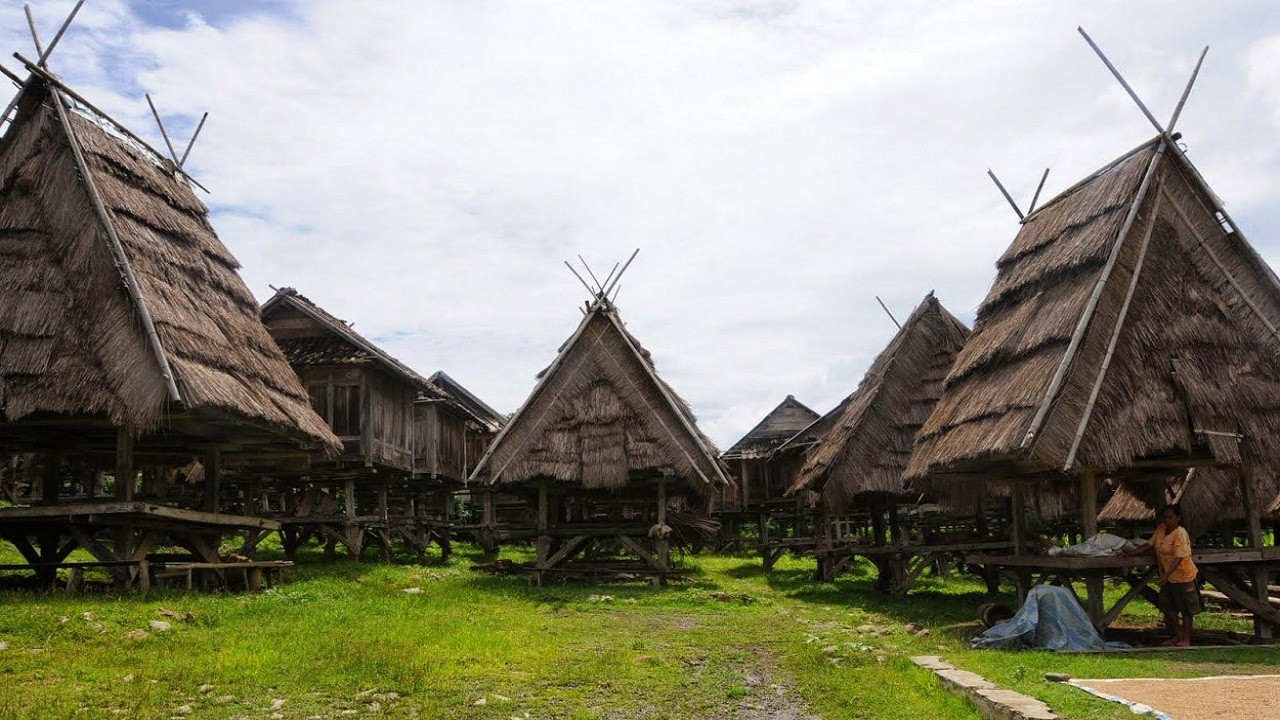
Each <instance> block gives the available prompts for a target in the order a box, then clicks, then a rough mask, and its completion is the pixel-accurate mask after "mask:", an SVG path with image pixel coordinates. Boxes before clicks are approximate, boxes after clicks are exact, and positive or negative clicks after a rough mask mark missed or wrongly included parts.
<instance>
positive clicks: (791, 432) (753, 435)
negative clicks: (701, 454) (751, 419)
mask: <svg viewBox="0 0 1280 720" xmlns="http://www.w3.org/2000/svg"><path fill="white" fill-rule="evenodd" d="M817 419H818V413H816V412H814V411H813V410H811V409H810V408H809V407H808V406H806V405H805V404H804V403H802V402H800V401H799V400H796V398H795V396H794V395H788V396H787V397H786V399H785V400H783V401H782V402H780V403H778V406H777V407H775V408H774V409H772V410H770V411H769V414H768V415H765V416H764V419H762V420H761V421H760V422H759V423H757V424H756V426H755V427H753V428H751V430H750V431H748V432H747V434H746V435H743V436H742V438H741V439H739V440H738V442H736V443H734V444H733V447H730V448H729V449H728V450H725V451H724V454H722V455H721V456H720V458H721V459H723V460H726V461H727V460H742V459H754V458H760V457H767V456H768V455H769V454H770V453H772V452H773V451H774V450H775V449H777V448H778V446H779V445H781V444H782V443H784V442H786V441H787V440H789V439H791V438H792V437H794V436H795V434H796V433H798V432H800V431H801V430H803V429H805V428H807V427H809V426H810V425H811V424H813V422H814V421H815V420H817Z"/></svg>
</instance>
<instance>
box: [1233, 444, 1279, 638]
mask: <svg viewBox="0 0 1280 720" xmlns="http://www.w3.org/2000/svg"><path fill="white" fill-rule="evenodd" d="M1253 472H1254V471H1253V465H1252V464H1250V463H1244V464H1242V465H1241V466H1240V500H1241V504H1242V505H1243V506H1244V512H1245V518H1246V519H1247V520H1248V523H1249V547H1253V548H1261V547H1262V544H1263V538H1262V513H1261V508H1260V507H1259V506H1258V494H1257V491H1256V488H1255V487H1254V475H1253ZM1270 579H1271V575H1270V572H1269V570H1268V569H1267V567H1266V564H1265V563H1260V564H1258V565H1257V566H1256V567H1254V569H1253V590H1254V597H1255V598H1256V599H1257V600H1258V603H1259V604H1260V605H1263V606H1265V605H1267V603H1268V602H1269V601H1270V595H1269V594H1268V591H1267V585H1268V583H1269V582H1270ZM1272 630H1273V628H1272V626H1271V623H1270V622H1268V621H1267V620H1266V619H1265V618H1263V617H1260V616H1259V615H1258V614H1257V613H1254V616H1253V632H1254V634H1255V635H1257V636H1258V637H1259V638H1262V639H1265V640H1270V639H1271V637H1272Z"/></svg>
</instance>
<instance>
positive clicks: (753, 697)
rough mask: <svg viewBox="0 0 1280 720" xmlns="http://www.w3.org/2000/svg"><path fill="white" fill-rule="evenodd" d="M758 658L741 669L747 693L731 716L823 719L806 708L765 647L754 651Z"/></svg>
mask: <svg viewBox="0 0 1280 720" xmlns="http://www.w3.org/2000/svg"><path fill="white" fill-rule="evenodd" d="M756 658H757V662H756V663H754V665H753V667H749V668H743V669H742V671H741V672H742V685H743V687H745V688H747V696H746V697H744V698H742V699H741V700H740V701H738V704H737V707H736V708H734V710H733V715H731V716H730V717H733V718H737V720H822V719H821V718H819V717H818V716H817V715H815V714H813V713H812V712H810V711H809V707H808V705H807V704H806V703H805V702H804V700H803V699H801V698H800V696H799V695H798V694H797V693H796V691H795V688H794V687H792V686H791V685H790V683H788V682H787V681H786V680H785V679H784V678H781V677H780V673H778V672H777V661H776V658H774V656H773V654H772V653H770V652H768V651H767V650H758V651H756Z"/></svg>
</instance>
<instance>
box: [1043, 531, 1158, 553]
mask: <svg viewBox="0 0 1280 720" xmlns="http://www.w3.org/2000/svg"><path fill="white" fill-rule="evenodd" d="M1141 545H1142V543H1140V542H1134V541H1133V540H1126V539H1124V538H1122V537H1120V536H1118V535H1108V534H1107V533H1098V534H1097V535H1094V536H1093V537H1091V538H1089V539H1088V540H1085V541H1084V542H1082V543H1077V544H1075V545H1072V546H1071V547H1065V548H1059V547H1051V548H1049V554H1050V555H1068V556H1071V557H1103V556H1106V555H1119V554H1120V553H1122V552H1126V551H1129V550H1136V549H1137V548H1138V547H1141Z"/></svg>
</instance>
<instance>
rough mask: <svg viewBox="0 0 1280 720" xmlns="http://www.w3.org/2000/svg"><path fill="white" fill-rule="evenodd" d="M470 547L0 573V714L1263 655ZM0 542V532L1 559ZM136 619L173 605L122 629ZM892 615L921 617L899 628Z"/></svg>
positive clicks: (840, 698)
mask: <svg viewBox="0 0 1280 720" xmlns="http://www.w3.org/2000/svg"><path fill="white" fill-rule="evenodd" d="M505 552H506V555H507V556H509V557H512V558H514V559H525V557H526V556H524V555H523V554H522V553H521V552H520V551H514V550H508V551H505ZM475 557H476V556H475V555H473V554H472V553H471V552H470V551H469V550H468V549H466V548H464V549H463V552H461V553H460V554H457V555H455V559H454V560H453V561H452V562H451V563H450V564H448V565H444V566H425V567H424V566H418V565H413V564H409V563H408V562H407V559H405V561H404V564H395V565H375V564H358V565H353V564H348V563H345V562H333V563H325V562H321V561H320V560H319V558H318V556H304V559H303V560H304V561H303V563H302V564H301V565H300V566H299V567H297V568H294V569H292V570H291V571H290V572H289V574H288V582H287V583H286V584H283V585H281V586H279V587H277V588H275V589H273V590H271V591H268V592H264V593H258V594H241V595H222V594H178V593H169V594H166V593H153V594H151V595H150V596H147V597H140V596H137V595H125V596H115V595H110V594H92V593H89V594H80V595H69V594H66V593H61V592H54V593H48V594H32V593H21V592H12V593H0V641H3V642H6V643H7V644H8V649H6V650H2V651H0V686H3V688H4V691H3V692H2V693H0V717H2V718H42V719H43V718H70V717H85V718H89V717H93V718H96V717H114V716H117V715H118V716H120V717H130V718H168V717H171V716H174V715H175V714H177V713H179V711H180V710H181V711H186V710H188V709H189V712H186V713H185V714H186V716H187V717H193V718H240V717H243V718H269V717H273V716H276V717H282V718H309V717H317V716H318V717H326V718H327V717H343V716H344V715H343V714H342V713H344V712H347V713H348V715H349V716H352V717H395V718H430V717H448V718H502V719H504V720H505V719H507V718H512V717H524V716H525V713H528V716H529V717H531V718H545V717H556V718H704V717H705V718H710V717H733V716H735V715H736V714H737V715H740V716H742V717H753V718H767V717H771V716H772V715H770V714H769V713H770V711H772V710H777V709H779V708H784V709H785V708H794V707H797V706H798V707H802V708H804V709H807V710H808V711H809V712H812V713H814V714H817V715H819V716H821V717H823V718H912V719H913V720H914V719H916V718H920V717H929V718H976V717H977V714H976V713H975V712H974V711H972V710H971V709H970V708H969V707H968V706H967V705H965V704H964V702H963V701H961V700H959V699H958V698H956V697H954V696H951V695H949V694H947V693H945V692H943V691H942V690H941V689H940V688H939V687H938V686H937V685H936V683H935V682H934V680H933V678H932V676H931V675H930V674H928V673H926V672H924V671H922V670H919V669H917V668H916V667H915V666H914V665H912V664H911V663H910V661H909V660H908V658H909V656H911V655H917V654H936V655H942V656H944V657H945V658H947V659H948V660H950V661H952V662H954V663H955V664H957V665H959V666H961V667H964V668H966V669H971V670H974V671H976V672H979V673H981V674H984V675H986V676H987V677H989V678H991V679H992V680H995V681H996V682H999V683H1001V684H1006V685H1008V686H1011V687H1014V688H1016V689H1019V690H1022V691H1024V692H1028V693H1030V694H1033V695H1036V696H1038V697H1041V698H1043V699H1045V700H1046V701H1047V702H1049V703H1050V705H1052V706H1053V707H1054V708H1055V709H1056V710H1059V711H1060V712H1062V713H1064V714H1066V715H1068V716H1070V717H1076V718H1121V717H1128V716H1129V715H1128V713H1127V711H1126V710H1123V708H1120V707H1119V706H1113V705H1109V704H1107V703H1103V702H1101V701H1098V700H1095V699H1093V698H1091V697H1090V696H1088V695H1086V694H1085V693H1083V692H1081V691H1078V690H1074V689H1071V688H1064V687H1062V686H1057V685H1053V684H1050V683H1047V682H1045V681H1044V680H1043V675H1044V673H1045V672H1046V671H1057V672H1066V673H1068V674H1071V675H1073V676H1077V677H1089V676H1093V677H1097V676H1138V675H1165V676H1168V675H1190V674H1200V673H1204V672H1213V673H1220V672H1225V671H1228V670H1229V671H1232V672H1235V671H1245V672H1247V671H1249V670H1250V669H1252V668H1253V666H1263V665H1274V664H1275V663H1277V662H1280V651H1276V650H1271V649H1252V648H1250V649H1242V650H1239V651H1232V652H1227V653H1224V652H1220V651H1203V652H1192V653H1178V654H1172V653H1171V654H1162V655H1141V656H1131V657H1114V656H1102V657H1100V656H1063V655H1054V654H1050V653H1000V652H974V651H970V650H968V649H967V639H968V637H969V636H970V635H971V634H972V633H973V632H974V630H975V627H976V624H975V623H974V622H972V618H973V617H974V608H975V607H976V606H977V605H978V604H979V603H980V602H983V601H984V600H985V596H984V595H983V594H982V591H981V588H980V586H979V585H978V584H976V583H972V582H969V581H965V580H961V579H955V578H953V579H951V580H947V581H941V580H936V579H932V578H927V579H925V580H924V582H923V583H922V584H921V589H920V590H919V591H917V592H915V593H913V594H912V596H911V597H910V598H908V599H907V600H893V599H889V598H882V597H880V596H878V595H876V594H875V592H874V591H873V590H872V589H871V577H870V574H869V571H868V570H867V569H866V568H859V569H857V570H856V571H855V572H854V573H852V574H850V575H847V576H845V577H843V578H842V579H841V580H840V582H838V583H835V584H821V583H815V582H813V581H812V578H811V576H812V563H811V562H810V561H805V560H795V559H789V558H788V559H784V560H783V561H781V562H780V563H779V564H778V566H777V567H776V569H775V571H774V572H773V573H771V574H767V575H766V574H765V573H764V572H763V571H762V570H761V568H760V561H759V559H757V558H752V557H749V556H745V555H744V556H734V557H721V556H699V557H696V558H689V559H687V560H686V562H687V563H688V564H689V565H690V566H691V567H692V569H693V570H694V574H693V576H692V577H691V578H690V579H688V580H686V581H684V582H681V583H678V584H676V585H673V586H672V587H668V588H662V589H657V588H651V587H648V586H642V585H639V584H628V585H608V586H600V587H590V586H585V585H555V586H551V587H546V588H536V587H532V586H531V585H530V584H529V583H528V581H527V580H526V579H524V578H522V577H493V576H488V575H484V574H481V573H477V572H473V571H471V570H469V569H468V566H469V565H470V563H471V561H472V560H473V559H475ZM13 560H16V558H15V557H14V554H13V551H12V548H11V547H7V546H4V545H2V544H0V562H10V561H13ZM406 588H420V589H421V592H419V593H415V594H410V593H405V592H403V590H404V589H406ZM162 608H163V609H165V610H168V611H173V612H175V613H179V614H184V613H190V619H187V620H181V619H172V618H167V617H162V616H161V615H160V614H159V611H160V609H162ZM151 620H167V621H169V622H171V623H172V624H173V627H172V629H170V630H168V631H166V632H151V633H150V635H149V636H148V637H146V638H141V639H130V638H128V637H126V634H127V633H130V632H132V631H137V630H140V629H143V630H145V629H147V628H148V623H149V621H151ZM1126 620H1128V621H1132V622H1137V623H1142V622H1154V621H1155V620H1156V618H1155V617H1154V615H1142V616H1133V617H1128V618H1126ZM908 622H916V623H920V624H922V625H924V626H925V627H927V628H929V629H930V633H929V634H927V635H910V634H908V633H907V632H905V630H904V626H905V624H906V623H908ZM1215 622H1218V623H1220V624H1221V623H1227V624H1231V623H1238V621H1234V620H1226V619H1217V620H1215ZM126 677H128V678H129V680H127V681H126V679H125V678H126ZM202 685H208V686H212V687H211V688H206V691H205V692H201V691H200V688H201V686H202ZM481 698H483V699H484V701H485V702H484V704H481V705H476V704H475V703H476V702H477V701H478V700H480V699H481ZM278 701H283V702H282V703H281V702H278ZM273 706H275V707H273Z"/></svg>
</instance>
